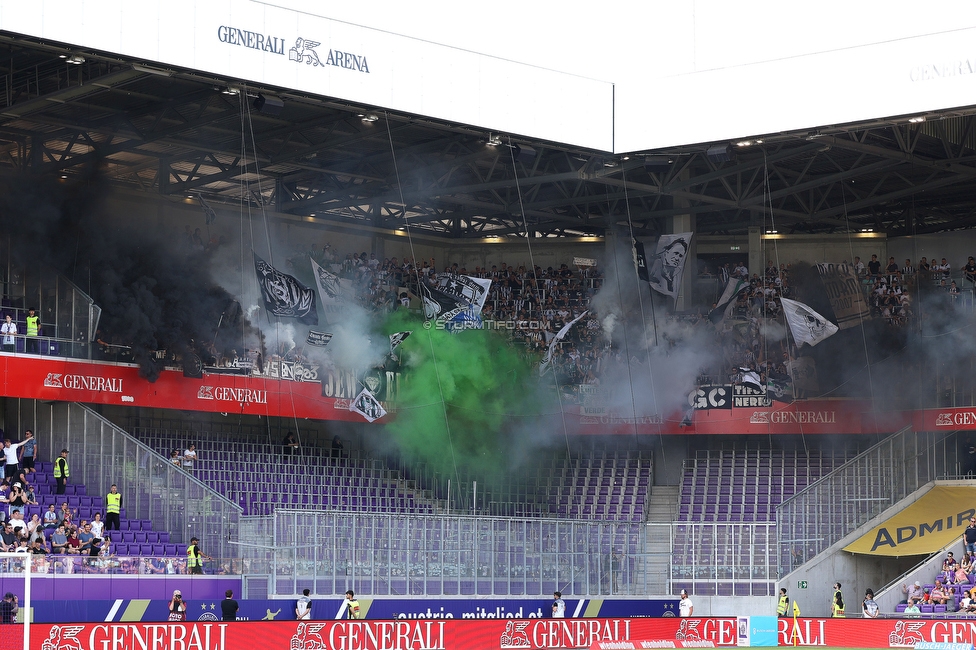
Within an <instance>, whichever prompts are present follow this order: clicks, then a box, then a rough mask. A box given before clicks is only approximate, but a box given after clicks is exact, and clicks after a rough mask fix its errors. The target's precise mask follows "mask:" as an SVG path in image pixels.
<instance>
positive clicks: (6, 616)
mask: <svg viewBox="0 0 976 650" xmlns="http://www.w3.org/2000/svg"><path fill="white" fill-rule="evenodd" d="M19 609H20V605H19V602H18V599H17V596H15V595H13V594H12V593H11V592H9V591H8V592H7V594H6V595H5V596H4V597H3V600H0V623H16V622H17V611H18V610H19Z"/></svg>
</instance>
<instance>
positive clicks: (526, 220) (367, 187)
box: [0, 32, 976, 239]
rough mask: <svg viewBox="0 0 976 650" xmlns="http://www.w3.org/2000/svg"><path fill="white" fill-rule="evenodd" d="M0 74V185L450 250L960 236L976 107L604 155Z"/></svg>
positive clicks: (113, 74)
mask: <svg viewBox="0 0 976 650" xmlns="http://www.w3.org/2000/svg"><path fill="white" fill-rule="evenodd" d="M0 61H3V62H4V63H3V67H4V68H5V70H6V72H7V74H6V83H5V91H6V92H5V97H3V98H0V165H2V166H3V167H6V168H7V169H8V170H9V171H11V172H25V171H29V172H31V173H38V174H60V175H64V176H66V177H71V176H72V175H77V174H80V173H82V172H83V171H87V170H90V169H91V166H92V165H98V166H99V167H100V169H101V170H102V173H103V174H104V175H105V176H106V177H107V178H108V179H109V180H110V181H111V182H112V183H113V184H115V185H117V186H120V187H128V188H133V189H136V190H139V191H143V192H146V193H151V194H162V195H174V196H185V195H197V194H200V195H203V196H204V197H205V198H206V199H207V200H208V201H210V202H212V203H220V202H225V203H233V204H237V203H238V202H240V201H245V202H248V203H249V204H251V205H255V206H256V205H258V204H261V205H264V206H268V207H270V208H271V209H273V210H275V211H278V212H280V213H286V214H288V213H290V214H294V215H297V216H300V217H303V218H307V217H310V216H311V217H314V218H315V219H314V221H315V222H317V223H322V224H324V225H325V226H329V225H335V224H339V225H347V226H348V225H352V226H357V225H358V226H371V227H376V228H382V229H390V230H394V229H397V228H402V227H404V226H405V225H409V226H410V227H411V228H415V229H419V230H421V231H423V232H425V233H427V234H430V235H437V236H442V237H445V238H450V239H464V238H482V237H486V236H499V237H503V238H506V237H512V238H519V237H524V236H525V234H526V232H529V233H533V234H534V235H535V236H545V237H560V236H579V235H601V234H603V233H604V232H606V231H607V230H608V229H611V228H614V227H619V226H624V227H627V226H630V225H632V226H633V228H634V231H635V234H637V235H638V236H653V235H656V234H660V233H661V232H665V231H667V230H669V227H668V224H667V218H669V217H673V216H677V215H684V214H694V215H695V217H696V219H697V226H696V231H697V232H698V233H700V234H729V235H733V234H735V235H739V234H744V233H746V232H747V231H748V229H749V228H750V227H760V228H767V229H768V228H770V227H773V226H775V227H776V228H777V229H778V231H779V232H780V233H824V232H838V233H842V232H861V231H863V230H865V229H873V231H875V232H885V233H887V234H888V235H889V236H896V235H906V234H920V233H927V232H938V231H947V230H956V229H964V228H969V227H971V225H972V224H973V223H974V222H976V183H974V182H973V181H974V179H976V133H974V131H976V129H974V122H973V120H974V114H976V107H967V108H963V109H954V110H947V111H938V112H931V113H928V114H924V115H910V116H893V117H891V118H889V119H883V120H876V121H872V122H863V123H856V124H845V125H824V126H823V127H821V128H819V129H813V130H804V131H801V132H787V133H767V134H760V135H757V136H755V137H753V138H751V139H749V140H742V141H739V142H729V141H723V142H703V143H696V144H690V145H687V146H682V147H673V148H668V149H665V150H651V151H637V152H631V153H629V154H627V155H611V154H607V153H605V152H599V151H593V150H583V149H579V148H573V147H570V146H567V145H563V144H559V143H555V142H546V141H541V140H533V139H528V138H519V137H516V136H508V135H502V136H498V135H497V134H493V133H488V132H485V131H484V130H483V129H481V128H476V127H471V126H467V125H464V124H455V123H449V122H445V121H442V120H434V119H431V118H428V117H424V116H422V115H411V114H404V113H391V112H386V111H384V110H382V109H380V108H378V107H375V106H366V105H354V104H350V103H348V102H343V101H339V100H335V99H331V98H328V97H319V96H312V95H308V94H303V93H297V92H294V91H289V90H287V89H285V88H280V87H254V86H249V85H245V84H243V83H241V82H240V81H239V80H235V79H226V78H217V77H214V76H213V75H211V74H208V73H201V72H197V71H193V70H185V69H175V68H165V67H156V66H149V65H144V64H142V63H141V62H140V61H134V60H126V59H125V58H120V57H119V56H118V55H114V54H107V53H99V52H93V51H78V50H77V49H75V48H71V47H68V46H63V45H57V44H50V43H42V42H39V41H37V40H34V39H27V38H24V37H21V36H17V35H13V34H10V33H3V32H0ZM570 99H571V98H567V101H569V100H570ZM262 100H263V102H264V107H263V110H261V109H259V108H257V104H256V102H257V103H260V102H261V101H262ZM277 100H280V104H278V101H277ZM717 110H720V107H718V108H717ZM580 128H581V129H585V128H587V127H586V125H585V124H581V125H580ZM254 152H256V155H254Z"/></svg>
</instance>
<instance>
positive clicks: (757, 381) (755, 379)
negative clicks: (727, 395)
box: [739, 368, 765, 391]
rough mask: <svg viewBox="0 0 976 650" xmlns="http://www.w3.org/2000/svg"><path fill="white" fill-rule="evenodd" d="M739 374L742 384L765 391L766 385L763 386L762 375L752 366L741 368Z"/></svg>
mask: <svg viewBox="0 0 976 650" xmlns="http://www.w3.org/2000/svg"><path fill="white" fill-rule="evenodd" d="M739 375H740V379H739V383H740V384H745V385H746V386H749V387H750V388H754V389H756V390H758V391H765V386H763V383H762V377H760V376H759V373H758V372H756V371H755V370H753V369H752V368H739Z"/></svg>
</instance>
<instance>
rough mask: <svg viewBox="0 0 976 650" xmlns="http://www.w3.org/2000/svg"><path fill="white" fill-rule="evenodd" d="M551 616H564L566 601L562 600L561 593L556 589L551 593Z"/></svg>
mask: <svg viewBox="0 0 976 650" xmlns="http://www.w3.org/2000/svg"><path fill="white" fill-rule="evenodd" d="M552 617H553V618H566V601H565V600H563V595H562V593H560V592H558V591H554V592H553V593H552Z"/></svg>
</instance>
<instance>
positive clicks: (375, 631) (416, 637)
mask: <svg viewBox="0 0 976 650" xmlns="http://www.w3.org/2000/svg"><path fill="white" fill-rule="evenodd" d="M214 618H215V619H216V616H215V617H214ZM689 624H691V625H689ZM21 627H22V626H21ZM8 628H9V629H10V630H11V631H13V629H14V626H8ZM706 637H707V638H706ZM658 638H663V639H674V640H682V641H688V642H692V641H701V640H709V641H712V642H713V643H714V644H715V645H725V646H729V645H735V643H736V619H733V618H722V619H719V618H703V619H677V618H633V619H620V618H617V619H614V618H604V619H593V618H566V619H551V618H550V619H491V620H458V619H441V620H438V619H427V620H416V619H411V620H391V621H309V622H298V621H287V622H286V621H282V622H274V621H272V622H263V621H255V622H240V623H224V622H220V621H217V620H214V622H205V621H197V622H193V623H162V622H160V623H87V624H78V625H72V624H57V625H53V624H46V623H45V624H36V623H35V624H34V625H32V626H31V642H30V646H31V648H32V649H33V650H147V649H157V648H176V649H179V650H236V649H238V648H253V647H255V646H256V644H258V641H257V640H258V639H260V642H259V645H260V647H261V648H262V650H295V649H296V648H300V649H301V650H499V648H501V649H507V648H521V649H526V648H585V647H589V646H591V645H593V644H594V643H600V642H604V643H609V642H620V641H629V640H631V639H635V640H640V639H658Z"/></svg>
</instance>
